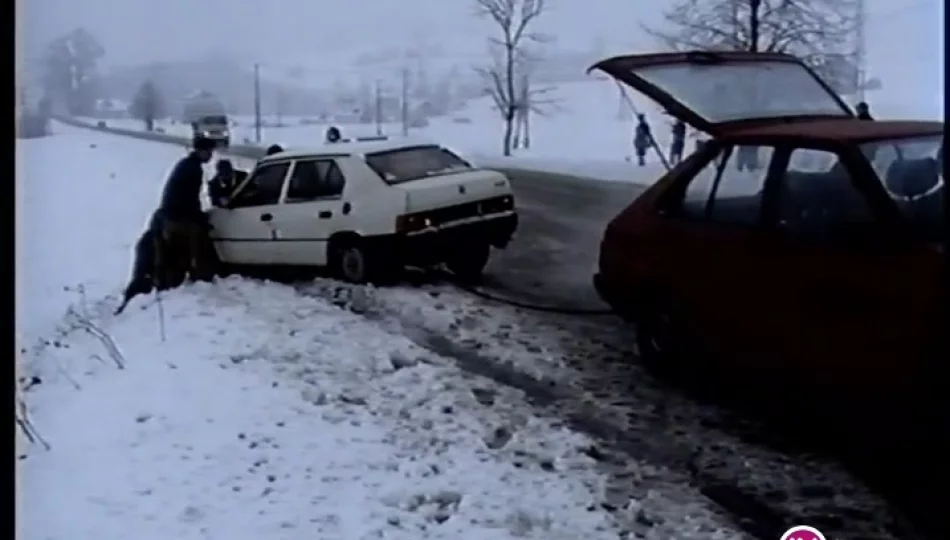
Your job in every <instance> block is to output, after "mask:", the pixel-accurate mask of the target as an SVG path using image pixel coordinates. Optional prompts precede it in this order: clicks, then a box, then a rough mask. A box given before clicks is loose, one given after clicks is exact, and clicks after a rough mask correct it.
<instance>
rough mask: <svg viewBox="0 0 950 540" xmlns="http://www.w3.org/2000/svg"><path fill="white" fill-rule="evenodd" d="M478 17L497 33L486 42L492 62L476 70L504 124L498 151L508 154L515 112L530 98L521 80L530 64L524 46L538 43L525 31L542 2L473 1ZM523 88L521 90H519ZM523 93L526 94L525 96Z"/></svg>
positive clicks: (540, 8) (533, 35) (534, 17)
mask: <svg viewBox="0 0 950 540" xmlns="http://www.w3.org/2000/svg"><path fill="white" fill-rule="evenodd" d="M475 5H476V7H477V10H478V13H479V15H481V16H483V17H487V18H488V19H489V20H491V21H492V22H494V23H495V24H496V25H497V26H498V29H499V30H500V31H501V32H500V33H501V36H500V37H491V38H489V39H488V42H489V47H490V50H491V54H492V63H491V65H490V66H488V67H483V68H476V71H477V72H478V73H479V74H481V75H482V76H483V77H484V78H485V82H486V84H487V85H488V88H487V91H488V94H489V95H490V96H491V97H492V100H493V101H494V103H495V107H496V108H497V109H498V112H499V113H500V114H501V117H502V120H504V122H505V132H504V138H503V139H502V152H503V153H504V155H506V156H510V155H511V149H512V142H513V141H512V138H513V135H514V126H515V120H516V119H517V118H518V114H519V112H518V111H519V110H520V109H521V108H523V107H528V103H526V102H525V100H526V98H528V97H530V90H529V89H527V86H526V85H523V84H519V81H523V80H524V73H526V72H527V71H526V70H527V65H528V64H529V63H530V62H529V58H528V56H529V55H528V54H527V51H526V49H525V45H526V44H527V43H530V42H539V41H542V37H541V36H540V35H538V34H535V33H533V32H529V31H528V27H529V26H530V24H531V21H533V20H535V19H537V18H538V17H539V16H541V14H542V13H543V12H544V7H545V1H544V0H475ZM522 87H524V89H523V88H522ZM525 90H527V91H528V94H527V95H526V94H525Z"/></svg>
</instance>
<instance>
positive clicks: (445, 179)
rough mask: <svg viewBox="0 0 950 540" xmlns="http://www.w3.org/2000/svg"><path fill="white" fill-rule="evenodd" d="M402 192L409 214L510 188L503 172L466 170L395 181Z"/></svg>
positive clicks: (488, 195) (474, 199) (461, 202)
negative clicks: (400, 181) (398, 182)
mask: <svg viewBox="0 0 950 540" xmlns="http://www.w3.org/2000/svg"><path fill="white" fill-rule="evenodd" d="M395 187H397V188H398V189H401V190H403V191H405V192H406V196H407V197H406V199H407V211H408V212H410V213H415V212H424V211H426V210H434V209H437V208H442V207H445V206H451V205H457V204H464V203H467V202H473V201H480V200H484V199H489V198H491V197H497V196H501V195H508V194H510V193H511V188H510V186H509V184H508V179H507V178H505V176H504V175H502V174H501V173H498V172H495V171H489V170H468V171H464V172H453V173H447V174H441V175H435V176H428V177H425V178H419V179H417V180H412V181H409V182H405V183H401V184H397V185H396V186H395Z"/></svg>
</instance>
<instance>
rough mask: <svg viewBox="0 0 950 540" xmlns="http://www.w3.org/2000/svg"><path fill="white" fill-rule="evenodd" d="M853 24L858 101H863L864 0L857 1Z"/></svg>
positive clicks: (864, 51)
mask: <svg viewBox="0 0 950 540" xmlns="http://www.w3.org/2000/svg"><path fill="white" fill-rule="evenodd" d="M855 23H856V25H857V36H856V37H857V46H856V47H855V53H854V56H855V58H854V62H855V64H856V65H855V69H856V70H857V76H858V80H857V85H858V88H857V90H858V100H860V101H864V87H865V86H866V84H867V66H866V65H865V63H866V56H867V35H866V28H865V26H866V25H867V6H866V5H865V0H858V5H857V13H856V14H855Z"/></svg>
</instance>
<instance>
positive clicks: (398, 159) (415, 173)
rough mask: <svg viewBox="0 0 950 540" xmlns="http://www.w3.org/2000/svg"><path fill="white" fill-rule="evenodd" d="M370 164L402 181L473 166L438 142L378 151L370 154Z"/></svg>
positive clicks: (394, 181) (384, 176)
mask: <svg viewBox="0 0 950 540" xmlns="http://www.w3.org/2000/svg"><path fill="white" fill-rule="evenodd" d="M366 164H367V165H369V167H370V168H371V169H373V171H375V172H376V174H378V175H379V176H380V178H382V179H383V181H384V182H386V183H387V184H401V183H403V182H409V181H412V180H417V179H419V178H425V177H428V176H438V175H441V174H449V173H452V172H456V171H461V170H467V169H471V168H472V165H471V164H470V163H469V162H467V161H465V160H464V159H462V158H460V157H459V156H457V155H456V154H454V153H453V152H452V151H451V150H448V149H446V148H443V147H441V146H436V145H427V146H414V147H412V148H400V149H399V150H388V151H386V152H374V153H372V154H367V155H366Z"/></svg>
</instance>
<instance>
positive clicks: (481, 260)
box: [445, 244, 491, 283]
mask: <svg viewBox="0 0 950 540" xmlns="http://www.w3.org/2000/svg"><path fill="white" fill-rule="evenodd" d="M490 254H491V246H489V245H488V244H476V245H474V246H468V247H467V248H466V249H461V250H458V251H456V252H454V253H452V254H451V255H450V256H449V257H448V260H446V261H445V266H446V267H447V268H448V269H449V271H450V272H452V274H453V275H454V276H455V277H456V278H458V279H459V280H461V281H462V282H464V283H475V282H477V281H478V280H479V279H481V277H482V273H483V272H484V271H485V265H487V264H488V257H489V255H490Z"/></svg>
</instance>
